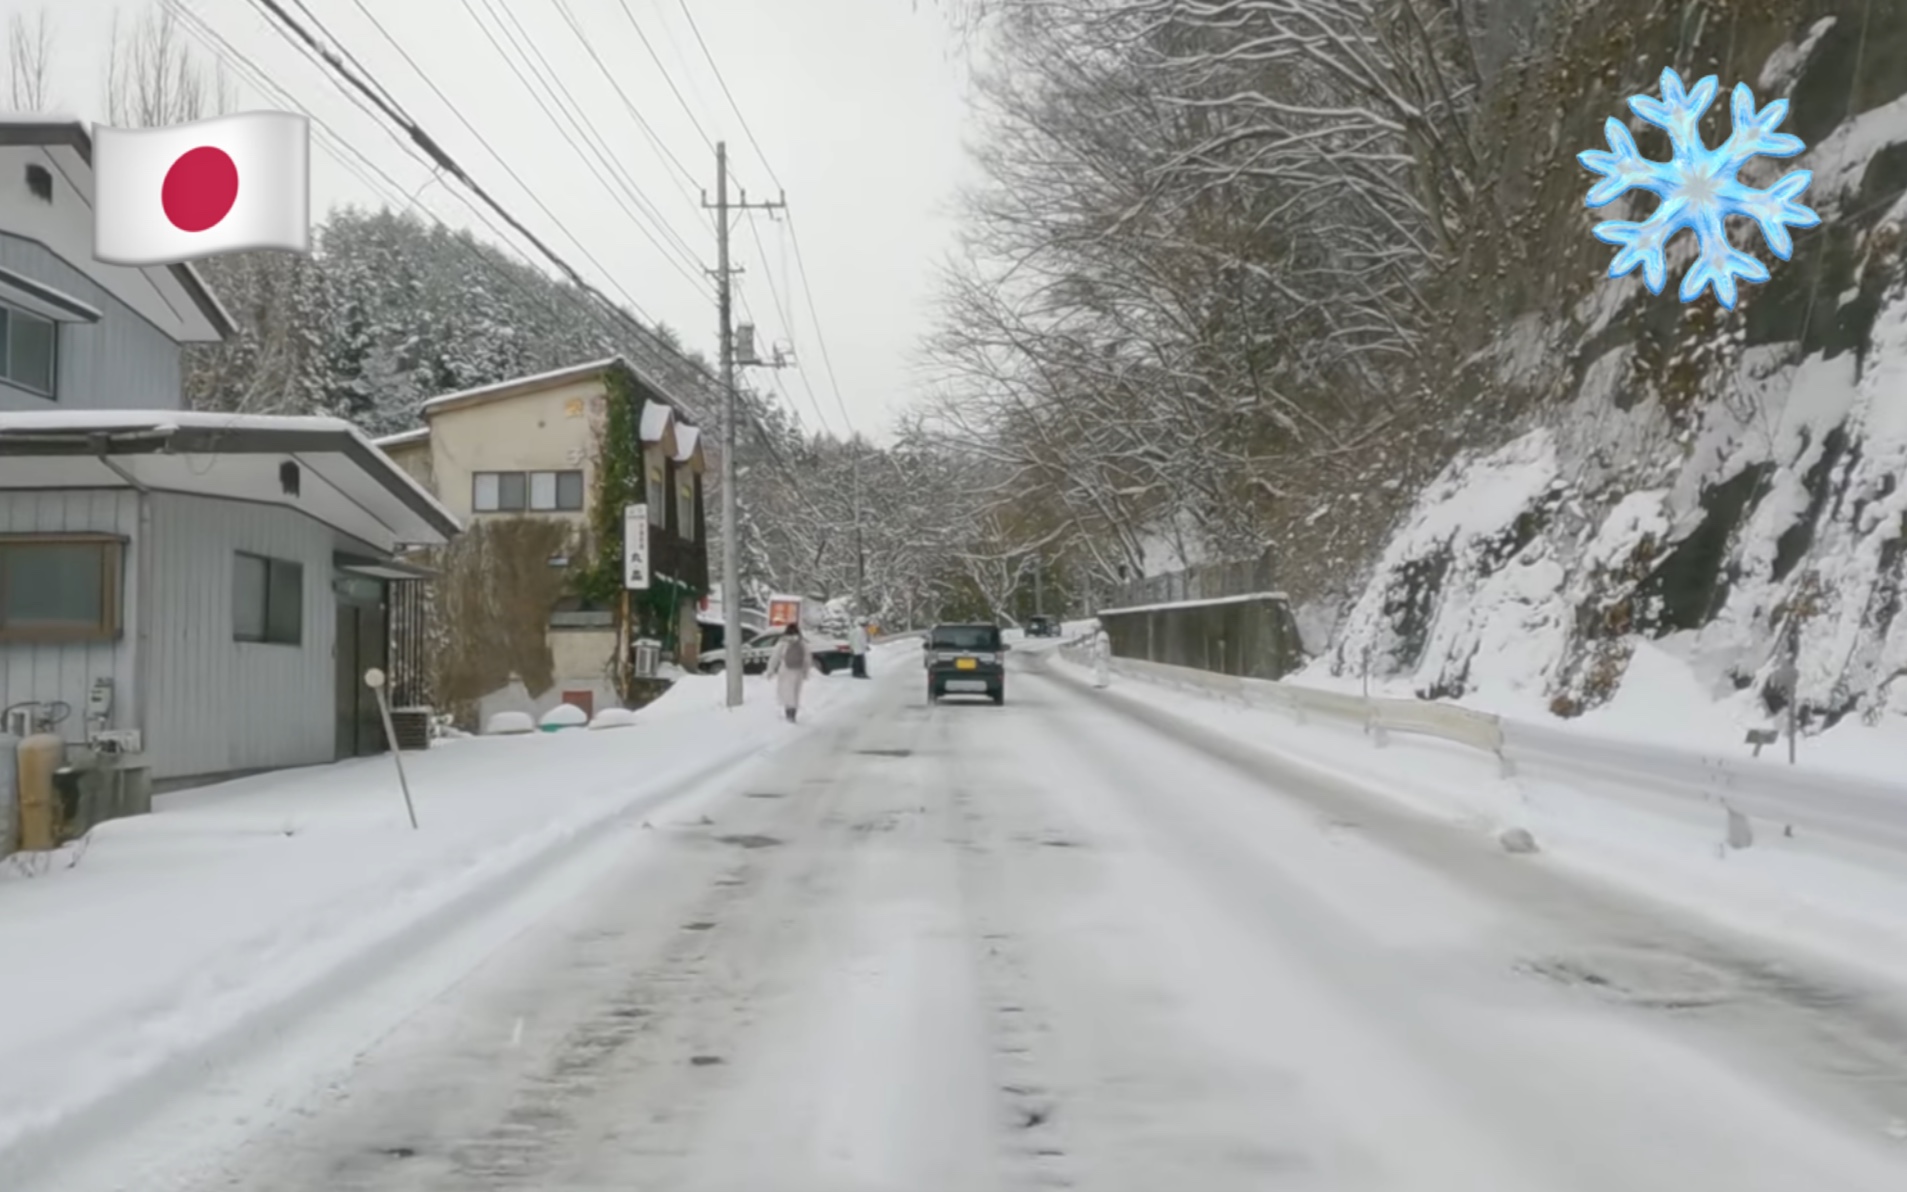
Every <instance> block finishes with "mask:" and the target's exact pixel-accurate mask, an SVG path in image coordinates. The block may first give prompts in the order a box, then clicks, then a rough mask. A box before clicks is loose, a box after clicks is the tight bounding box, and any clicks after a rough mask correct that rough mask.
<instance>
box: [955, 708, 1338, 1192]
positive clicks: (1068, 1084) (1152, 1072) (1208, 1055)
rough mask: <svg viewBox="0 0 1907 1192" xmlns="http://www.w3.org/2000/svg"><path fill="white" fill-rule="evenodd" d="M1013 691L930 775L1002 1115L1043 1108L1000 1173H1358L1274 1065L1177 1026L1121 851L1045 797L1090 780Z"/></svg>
mask: <svg viewBox="0 0 1907 1192" xmlns="http://www.w3.org/2000/svg"><path fill="white" fill-rule="evenodd" d="M1020 692H1021V694H1020V695H1018V696H1017V697H1016V700H1015V703H1014V704H1013V705H1011V706H1010V707H1009V708H1008V709H1007V710H1006V711H1005V712H995V711H992V710H990V709H987V710H974V711H973V715H974V717H975V719H976V720H977V721H979V722H983V723H984V725H985V728H984V729H982V730H981V732H982V738H983V740H984V742H985V747H984V748H970V749H969V750H967V751H965V752H964V753H963V757H962V764H960V765H959V766H957V767H955V769H954V773H953V774H952V775H951V776H950V778H949V780H948V785H949V786H950V787H951V788H952V793H951V795H950V797H952V798H953V799H955V800H956V802H957V804H958V805H959V806H960V807H961V809H962V813H963V817H964V820H965V822H966V823H967V825H968V832H969V836H970V839H971V841H972V844H973V847H972V848H970V849H969V851H968V858H969V861H968V866H967V872H968V882H967V888H968V891H969V898H970V899H971V900H972V902H973V904H974V906H975V908H976V910H975V919H976V923H977V924H978V925H979V927H980V931H981V938H980V939H979V941H977V942H978V945H979V949H980V960H979V964H980V967H981V969H982V972H983V973H984V974H985V978H986V983H987V988H988V991H989V995H990V1000H991V1002H992V1005H993V1007H994V1010H995V1014H996V1022H997V1023H998V1031H999V1038H998V1041H997V1044H996V1053H997V1061H996V1062H997V1063H998V1066H999V1073H1000V1075H999V1081H1000V1083H1001V1085H1002V1087H1003V1090H1004V1091H1005V1092H1006V1094H1007V1109H1008V1111H1009V1114H1010V1117H1009V1124H1010V1125H1016V1124H1020V1123H1023V1122H1024V1120H1025V1118H1024V1117H1023V1116H1021V1115H1020V1114H1019V1113H1017V1112H1015V1111H1017V1110H1020V1109H1023V1108H1030V1109H1034V1110H1036V1111H1043V1113H1044V1117H1043V1120H1041V1121H1040V1122H1039V1123H1038V1124H1037V1126H1035V1127H1034V1128H1032V1129H1028V1130H1024V1131H1021V1132H1020V1133H1019V1135H1018V1136H1017V1137H1014V1138H1012V1142H1011V1145H1010V1148H1009V1154H1010V1157H1011V1158H1012V1159H1013V1165H1012V1167H1011V1168H1010V1171H1011V1173H1012V1175H1013V1177H1014V1178H1015V1180H1016V1181H1017V1183H1018V1184H1020V1185H1022V1186H1027V1187H1053V1186H1073V1187H1079V1188H1090V1189H1095V1190H1100V1189H1106V1190H1118V1192H1125V1190H1127V1189H1131V1190H1134V1192H1138V1190H1141V1189H1147V1190H1149V1189H1154V1188H1162V1187H1197V1188H1200V1189H1202V1190H1205V1192H1233V1190H1237V1192H1247V1190H1249V1192H1283V1190H1286V1189H1291V1190H1297V1189H1306V1190H1310V1189H1323V1188H1329V1189H1332V1190H1333V1192H1347V1190H1349V1189H1353V1188H1362V1187H1365V1186H1367V1185H1365V1184H1363V1183H1359V1182H1358V1180H1359V1178H1360V1168H1359V1165H1358V1162H1357V1159H1356V1157H1355V1156H1347V1155H1346V1154H1345V1152H1344V1148H1343V1146H1342V1145H1341V1143H1340V1142H1339V1141H1338V1140H1337V1138H1336V1137H1335V1136H1334V1132H1333V1130H1332V1129H1331V1124H1330V1123H1328V1122H1324V1121H1321V1120H1318V1119H1316V1118H1315V1117H1313V1116H1309V1115H1307V1113H1306V1111H1305V1107H1304V1106H1303V1105H1302V1104H1301V1103H1299V1102H1298V1101H1297V1099H1296V1097H1295V1090H1294V1088H1293V1086H1292V1085H1291V1083H1290V1082H1289V1080H1287V1079H1286V1078H1285V1077H1284V1075H1283V1074H1281V1073H1277V1072H1270V1073H1267V1072H1265V1071H1264V1070H1262V1069H1261V1070H1252V1069H1250V1068H1249V1067H1248V1066H1241V1065H1240V1064H1238V1063H1237V1062H1235V1059H1234V1057H1233V1056H1231V1055H1229V1054H1227V1051H1226V1049H1225V1048H1224V1047H1223V1046H1222V1045H1218V1046H1215V1045H1213V1044H1212V1042H1211V1041H1210V1040H1208V1039H1206V1038H1202V1037H1201V1036H1200V1034H1199V1032H1198V1031H1196V1030H1193V1029H1191V1024H1190V1022H1189V1019H1190V1016H1191V1015H1192V1014H1193V1013H1194V1011H1193V1009H1192V1008H1191V1007H1190V1006H1188V1005H1187V1004H1186V1001H1185V999H1184V998H1183V997H1182V996H1181V992H1180V990H1179V989H1177V988H1176V987H1175V979H1174V976H1173V974H1171V972H1170V971H1169V970H1170V968H1171V966H1172V963H1173V962H1172V961H1171V959H1170V958H1169V956H1168V952H1167V950H1166V949H1162V948H1161V947H1160V946H1159V940H1158V938H1157V937H1156V936H1153V935H1151V934H1149V933H1148V932H1146V931H1144V930H1141V929H1139V928H1138V927H1137V926H1136V923H1137V922H1138V920H1140V919H1141V918H1142V917H1143V914H1144V911H1145V910H1146V909H1147V908H1146V907H1145V906H1144V904H1143V902H1138V903H1135V902H1134V901H1132V898H1133V891H1132V889H1131V888H1130V887H1127V886H1126V885H1125V879H1126V878H1127V877H1128V876H1129V875H1128V874H1127V873H1126V869H1127V866H1128V860H1127V858H1126V857H1125V856H1123V855H1122V854H1121V851H1120V849H1119V848H1118V846H1117V844H1116V842H1113V841H1110V840H1108V839H1107V838H1106V836H1105V834H1104V832H1103V831H1102V830H1101V827H1102V825H1101V824H1100V823H1098V822H1097V821H1096V820H1095V819H1094V817H1092V816H1090V815H1084V816H1082V815H1078V814H1074V813H1073V809H1072V808H1071V807H1070V806H1069V804H1070V800H1069V799H1068V798H1066V797H1065V795H1064V793H1063V792H1065V791H1066V790H1068V789H1070V788H1072V787H1077V786H1080V785H1082V784H1084V785H1088V786H1090V785H1091V779H1090V777H1088V776H1086V775H1084V774H1083V773H1082V772H1081V771H1080V770H1079V769H1078V768H1077V767H1069V766H1064V765H1058V764H1055V762H1054V761H1053V742H1052V735H1053V732H1054V731H1055V728H1056V725H1055V724H1054V719H1053V709H1052V705H1051V701H1050V700H1049V699H1047V698H1044V697H1043V695H1042V693H1040V692H1039V691H1038V690H1037V689H1029V688H1028V687H1024V686H1023V687H1022V688H1020ZM966 711H968V710H967V709H965V708H954V707H948V708H943V709H942V710H941V711H940V713H939V715H942V716H952V715H955V714H958V713H962V712H966Z"/></svg>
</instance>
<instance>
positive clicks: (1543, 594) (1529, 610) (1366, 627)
mask: <svg viewBox="0 0 1907 1192" xmlns="http://www.w3.org/2000/svg"><path fill="white" fill-rule="evenodd" d="M1564 491H1565V486H1564V484H1563V483H1562V480H1561V477H1560V476H1559V474H1558V467H1557V458H1556V449H1555V441H1554V439H1553V437H1552V436H1551V435H1550V433H1549V432H1548V431H1546V430H1535V431H1531V432H1530V433H1528V434H1526V435H1523V436H1522V437H1520V438H1518V439H1516V440H1514V441H1512V442H1511V443H1509V444H1508V445H1506V446H1504V447H1502V448H1500V449H1498V450H1496V451H1493V452H1490V453H1489V454H1487V455H1483V456H1480V457H1472V458H1467V459H1460V460H1458V461H1457V462H1455V463H1453V464H1451V465H1450V466H1449V467H1448V468H1446V469H1445V471H1444V473H1443V475H1441V476H1440V477H1438V479H1437V480H1436V481H1435V482H1433V483H1432V484H1431V485H1430V487H1429V488H1428V489H1426V490H1425V491H1424V493H1423V495H1422V496H1421V497H1420V498H1419V499H1418V502H1417V505H1416V507H1415V508H1414V509H1413V510H1412V512H1411V514H1410V517H1409V518H1408V520H1407V521H1406V523H1405V525H1404V528H1403V529H1402V530H1401V531H1400V532H1399V533H1398V534H1397V535H1396V536H1395V537H1394V538H1393V539H1392V540H1391V543H1390V546H1389V548H1388V549H1387V550H1386V551H1385V553H1384V556H1383V559H1382V560H1381V561H1380V562H1379V564H1378V566H1377V574H1376V577H1375V578H1374V579H1373V580H1372V582H1371V584H1370V585H1369V587H1368V588H1367V589H1366V590H1365V592H1364V595H1363V596H1362V598H1360V599H1359V600H1358V601H1357V603H1356V604H1355V605H1354V606H1353V607H1352V609H1351V610H1350V613H1349V614H1348V616H1347V617H1346V618H1345V623H1344V625H1343V627H1342V628H1341V630H1340V636H1339V641H1338V646H1337V649H1336V651H1335V664H1334V667H1333V669H1334V670H1336V671H1338V672H1339V673H1344V672H1346V671H1348V672H1350V673H1361V672H1362V671H1363V670H1364V669H1365V668H1366V667H1367V666H1368V667H1369V669H1370V670H1371V671H1372V672H1373V673H1376V674H1396V673H1406V674H1410V675H1411V676H1412V678H1413V685H1414V686H1415V687H1416V689H1417V690H1418V691H1419V692H1420V694H1424V695H1426V696H1431V697H1436V696H1446V695H1461V694H1463V693H1464V692H1465V691H1466V690H1468V689H1469V686H1470V684H1471V683H1472V682H1473V681H1474V682H1477V683H1481V684H1484V685H1486V686H1489V687H1491V688H1493V689H1498V690H1507V691H1519V690H1523V689H1525V688H1527V687H1529V686H1530V685H1532V684H1535V685H1537V686H1538V687H1540V686H1541V685H1542V683H1543V682H1544V679H1545V676H1546V673H1547V671H1548V670H1549V668H1550V667H1551V666H1552V665H1553V663H1554V658H1555V656H1556V655H1558V654H1559V653H1560V650H1561V646H1562V639H1563V636H1564V635H1565V634H1566V632H1567V629H1568V619H1567V616H1566V615H1565V613H1566V610H1565V609H1564V608H1563V607H1562V606H1561V604H1560V603H1559V601H1560V596H1559V595H1558V593H1559V591H1560V589H1561V587H1562V581H1563V578H1564V573H1563V571H1562V569H1561V567H1560V566H1558V564H1557V562H1556V560H1555V559H1554V558H1553V557H1552V555H1551V550H1550V547H1549V546H1548V545H1547V544H1546V543H1544V542H1542V541H1539V540H1538V538H1537V531H1538V530H1539V529H1540V527H1541V522H1540V518H1541V517H1542V516H1543V514H1542V510H1544V509H1545V508H1547V507H1549V506H1550V505H1553V504H1554V503H1555V502H1556V500H1558V499H1559V498H1560V496H1561V494H1562V493H1563V492H1564ZM1473 669H1474V674H1473Z"/></svg>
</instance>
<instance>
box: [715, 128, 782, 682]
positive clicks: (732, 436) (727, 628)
mask: <svg viewBox="0 0 1907 1192" xmlns="http://www.w3.org/2000/svg"><path fill="white" fill-rule="evenodd" d="M786 198H787V196H785V195H784V196H783V198H782V201H781V202H775V203H750V202H749V201H748V194H747V192H746V191H744V192H743V193H742V197H741V201H740V202H736V203H730V202H729V201H728V142H726V141H722V142H719V143H717V144H716V146H715V202H714V203H710V202H709V201H708V195H707V194H706V193H704V194H703V195H702V206H703V207H704V208H708V207H713V208H714V209H715V278H716V287H715V292H716V305H717V307H718V308H719V315H718V317H719V318H720V319H721V328H720V334H721V344H722V648H723V649H724V650H725V651H726V658H727V661H726V662H725V663H724V664H723V666H722V673H723V674H724V675H726V676H727V677H728V706H729V707H731V708H739V707H741V705H742V666H741V658H742V541H741V528H740V527H739V526H738V525H737V524H736V522H737V520H738V518H737V517H736V506H735V474H736V467H735V445H736V443H737V442H738V441H739V440H740V436H739V435H738V434H736V431H735V423H736V420H737V418H738V417H739V414H738V409H737V407H738V404H739V403H738V402H737V401H736V397H735V327H734V318H733V316H734V310H733V303H732V297H733V295H732V292H731V291H732V287H731V284H730V283H731V281H732V279H733V277H734V274H735V270H733V269H731V268H730V267H729V264H728V233H729V226H728V215H729V212H730V211H747V210H749V209H751V208H753V209H757V210H768V209H771V208H776V207H786V206H787V205H788V204H787V201H786ZM750 355H751V356H752V355H753V352H752V350H751V352H750Z"/></svg>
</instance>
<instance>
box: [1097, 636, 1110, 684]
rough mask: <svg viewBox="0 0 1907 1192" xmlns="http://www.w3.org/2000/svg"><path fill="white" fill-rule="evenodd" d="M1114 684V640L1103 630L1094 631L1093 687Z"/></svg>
mask: <svg viewBox="0 0 1907 1192" xmlns="http://www.w3.org/2000/svg"><path fill="white" fill-rule="evenodd" d="M1111 682H1112V638H1111V637H1110V636H1108V635H1107V633H1106V631H1105V630H1104V629H1103V628H1102V629H1095V630H1094V631H1093V686H1094V687H1104V686H1106V685H1108V684H1109V683H1111Z"/></svg>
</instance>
